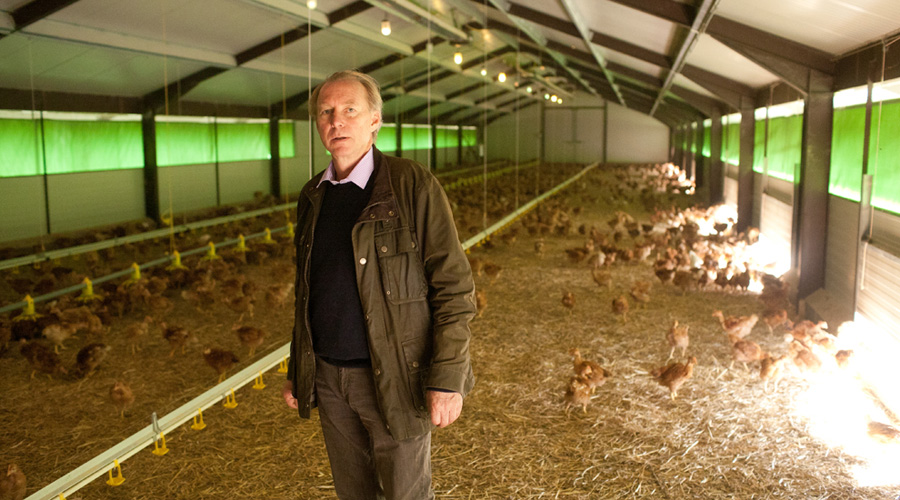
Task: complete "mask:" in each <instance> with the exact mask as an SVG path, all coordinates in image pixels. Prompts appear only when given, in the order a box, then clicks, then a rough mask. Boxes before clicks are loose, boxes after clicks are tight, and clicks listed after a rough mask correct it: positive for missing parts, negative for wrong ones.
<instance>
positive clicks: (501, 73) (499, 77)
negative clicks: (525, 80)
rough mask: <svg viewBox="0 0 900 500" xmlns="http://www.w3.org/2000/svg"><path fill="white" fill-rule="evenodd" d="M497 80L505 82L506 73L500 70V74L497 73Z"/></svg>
mask: <svg viewBox="0 0 900 500" xmlns="http://www.w3.org/2000/svg"><path fill="white" fill-rule="evenodd" d="M497 81H498V82H500V83H503V82H505V81H506V73H504V72H502V71H501V72H500V74H499V75H497Z"/></svg>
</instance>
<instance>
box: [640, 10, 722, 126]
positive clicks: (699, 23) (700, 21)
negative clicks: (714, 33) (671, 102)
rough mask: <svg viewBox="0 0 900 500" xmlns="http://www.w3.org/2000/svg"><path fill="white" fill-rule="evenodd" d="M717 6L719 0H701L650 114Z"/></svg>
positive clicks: (704, 29)
mask: <svg viewBox="0 0 900 500" xmlns="http://www.w3.org/2000/svg"><path fill="white" fill-rule="evenodd" d="M718 6H719V0H703V3H702V4H700V8H699V9H697V15H696V16H695V17H694V21H693V22H692V23H691V29H690V31H688V34H687V37H685V39H684V41H683V42H682V44H681V47H680V48H679V49H678V55H677V56H675V62H674V63H673V64H672V67H671V68H669V73H668V75H666V81H665V82H664V83H663V86H662V88H661V89H660V90H659V95H657V96H656V101H655V102H654V103H653V107H652V108H650V116H653V113H655V112H656V108H657V106H659V103H660V102H662V100H663V98H664V97H665V96H666V92H668V91H669V88H670V87H671V86H672V83H673V82H674V81H675V75H677V74H678V73H680V72H681V68H683V67H684V66H685V64H686V63H687V56H688V54H690V53H691V50H693V49H694V46H695V45H696V44H697V42H698V41H699V40H700V35H702V34H703V33H704V32H705V31H706V27H707V26H708V25H709V22H710V21H711V20H712V17H713V15H715V11H716V7H718Z"/></svg>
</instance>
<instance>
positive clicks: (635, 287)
mask: <svg viewBox="0 0 900 500" xmlns="http://www.w3.org/2000/svg"><path fill="white" fill-rule="evenodd" d="M652 286H653V285H651V284H650V282H648V281H636V282H634V284H632V285H631V297H632V298H633V299H634V300H635V302H637V303H638V305H639V307H644V305H646V304H647V303H649V302H650V288H651V287H652Z"/></svg>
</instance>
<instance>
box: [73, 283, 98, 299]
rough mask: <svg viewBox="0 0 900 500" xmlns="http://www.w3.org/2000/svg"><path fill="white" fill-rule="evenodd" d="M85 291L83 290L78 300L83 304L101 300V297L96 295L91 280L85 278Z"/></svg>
mask: <svg viewBox="0 0 900 500" xmlns="http://www.w3.org/2000/svg"><path fill="white" fill-rule="evenodd" d="M82 283H84V290H82V292H81V295H80V296H78V300H79V301H81V302H90V301H92V300H100V296H99V295H97V294H95V293H94V283H93V282H92V281H91V279H90V278H84V281H82Z"/></svg>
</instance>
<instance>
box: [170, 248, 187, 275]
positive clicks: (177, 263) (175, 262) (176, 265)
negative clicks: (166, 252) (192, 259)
mask: <svg viewBox="0 0 900 500" xmlns="http://www.w3.org/2000/svg"><path fill="white" fill-rule="evenodd" d="M175 269H187V267H185V266H184V264H182V263H181V254H180V253H179V252H178V250H173V251H172V263H171V264H169V265H168V266H166V270H167V271H174V270H175Z"/></svg>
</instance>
